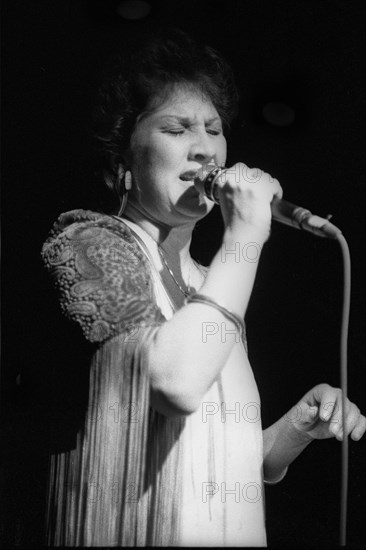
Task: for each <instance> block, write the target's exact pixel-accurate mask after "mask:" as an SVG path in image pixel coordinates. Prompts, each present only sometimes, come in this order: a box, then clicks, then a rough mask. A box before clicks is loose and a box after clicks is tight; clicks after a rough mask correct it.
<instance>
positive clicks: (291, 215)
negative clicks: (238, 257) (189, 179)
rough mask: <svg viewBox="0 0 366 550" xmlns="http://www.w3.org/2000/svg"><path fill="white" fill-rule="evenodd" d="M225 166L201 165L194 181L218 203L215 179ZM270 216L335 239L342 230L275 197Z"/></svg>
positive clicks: (324, 219)
mask: <svg viewBox="0 0 366 550" xmlns="http://www.w3.org/2000/svg"><path fill="white" fill-rule="evenodd" d="M224 170H225V168H219V167H218V166H215V165H214V164H208V165H206V167H202V168H201V169H200V170H199V172H198V174H197V176H196V178H195V183H196V184H198V186H199V187H200V188H201V189H200V190H203V192H204V194H205V196H206V197H207V198H208V199H210V200H212V201H213V202H215V203H216V204H219V197H218V193H217V190H218V187H217V183H216V182H217V179H218V177H219V176H220V175H221V173H222V172H223V171H224ZM271 211H272V218H273V219H274V220H275V221H276V222H280V223H283V224H285V225H289V226H290V227H295V228H296V229H302V230H304V231H310V233H313V234H314V235H317V236H319V237H327V238H331V239H336V238H337V237H338V235H341V234H342V232H341V230H340V229H338V227H336V226H335V225H333V224H332V223H330V221H329V220H327V219H326V218H321V217H320V216H315V215H314V214H312V213H311V212H310V210H307V209H306V208H302V207H301V206H296V204H292V203H291V202H288V201H285V200H283V199H278V198H277V197H275V198H274V199H273V200H272V202H271Z"/></svg>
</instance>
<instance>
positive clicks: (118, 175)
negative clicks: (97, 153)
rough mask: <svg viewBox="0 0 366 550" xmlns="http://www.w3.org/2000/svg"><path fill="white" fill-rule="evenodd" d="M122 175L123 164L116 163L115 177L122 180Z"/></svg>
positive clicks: (123, 172) (123, 170)
mask: <svg viewBox="0 0 366 550" xmlns="http://www.w3.org/2000/svg"><path fill="white" fill-rule="evenodd" d="M124 175H125V169H124V167H123V164H118V165H117V178H118V181H119V182H121V181H122V179H123V176H124Z"/></svg>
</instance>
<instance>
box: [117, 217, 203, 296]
mask: <svg viewBox="0 0 366 550" xmlns="http://www.w3.org/2000/svg"><path fill="white" fill-rule="evenodd" d="M115 217H117V219H118V216H115ZM124 218H126V219H127V220H129V221H131V222H132V223H135V222H133V220H131V219H130V218H129V217H128V216H126V215H125V216H124ZM120 219H121V218H120ZM122 221H123V220H122ZM150 238H151V239H152V240H153V241H154V242H155V244H156V246H157V249H158V252H159V255H160V257H161V259H162V260H163V263H164V265H165V267H166V268H167V270H168V271H169V273H170V276H171V277H172V279H173V281H174V282H175V284H176V285H177V287H178V288H179V290H180V291H181V292H182V293H183V294H184V296H185V297H186V298H188V296H189V295H190V293H191V266H189V272H188V288H187V290H184V288H183V287H182V285H181V284H179V282H178V281H177V279H176V278H175V275H174V273H173V271H172V270H171V269H170V266H169V264H168V262H167V260H166V258H165V253H164V252H163V249H162V248H161V247H160V244H159V243H158V242H157V241H156V240H155V239H153V238H152V237H151V235H150ZM196 265H197V264H196ZM199 271H200V272H201V270H200V269H199ZM201 273H202V272H201Z"/></svg>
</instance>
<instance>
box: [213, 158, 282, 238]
mask: <svg viewBox="0 0 366 550" xmlns="http://www.w3.org/2000/svg"><path fill="white" fill-rule="evenodd" d="M217 186H218V197H219V201H220V207H221V212H222V215H223V218H224V223H225V228H226V230H228V231H229V232H230V233H231V234H235V235H238V234H239V235H241V236H243V235H244V234H245V235H248V234H249V235H251V236H252V237H255V238H257V239H258V240H262V242H265V241H266V240H267V239H268V237H269V234H270V228H271V217H272V213H271V206H270V204H271V201H272V199H273V198H274V197H277V198H281V197H282V188H281V186H280V183H279V181H278V180H277V179H275V178H273V177H272V176H271V175H270V174H267V172H264V171H263V170H260V169H258V168H249V167H248V166H247V165H246V164H244V163H242V162H238V163H237V164H234V166H232V167H231V168H227V169H225V170H223V171H222V173H221V174H220V175H219V176H218V178H217Z"/></svg>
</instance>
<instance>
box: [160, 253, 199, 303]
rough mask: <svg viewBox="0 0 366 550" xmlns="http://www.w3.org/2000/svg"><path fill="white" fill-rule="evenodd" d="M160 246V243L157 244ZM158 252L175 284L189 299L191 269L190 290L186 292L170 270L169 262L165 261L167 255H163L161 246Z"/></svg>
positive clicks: (189, 283) (189, 287)
mask: <svg viewBox="0 0 366 550" xmlns="http://www.w3.org/2000/svg"><path fill="white" fill-rule="evenodd" d="M157 244H158V243H157ZM158 251H159V254H160V257H161V259H162V260H163V262H164V265H165V267H166V268H167V270H168V271H169V273H170V275H171V277H172V279H173V281H174V282H175V284H176V285H177V287H178V288H179V290H180V291H181V292H182V293H183V294H184V296H185V297H186V298H188V296H189V295H190V293H191V267H189V274H188V288H187V290H184V288H183V287H182V285H180V284H179V282H178V281H177V279H176V278H175V275H174V273H173V271H172V270H171V269H170V267H169V265H168V262H167V261H166V259H165V254H164V253H163V250H162V248H161V247H160V245H159V244H158Z"/></svg>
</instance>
